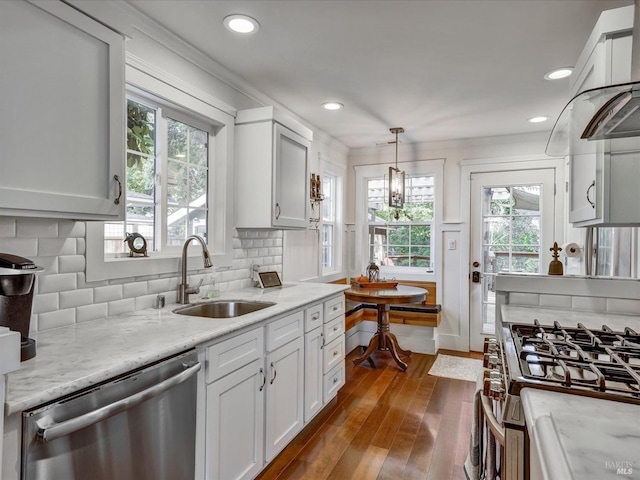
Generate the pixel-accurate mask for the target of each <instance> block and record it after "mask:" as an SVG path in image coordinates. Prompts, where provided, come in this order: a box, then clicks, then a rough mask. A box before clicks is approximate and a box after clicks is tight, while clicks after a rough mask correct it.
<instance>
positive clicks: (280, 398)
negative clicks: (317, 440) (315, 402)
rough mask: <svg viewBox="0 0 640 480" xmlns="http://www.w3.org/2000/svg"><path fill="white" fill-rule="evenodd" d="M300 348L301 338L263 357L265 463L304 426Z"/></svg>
mask: <svg viewBox="0 0 640 480" xmlns="http://www.w3.org/2000/svg"><path fill="white" fill-rule="evenodd" d="M303 349H304V340H303V337H298V338H297V339H296V340H293V341H291V342H289V343H287V344H286V345H285V346H283V347H280V348H279V349H277V350H275V351H274V352H272V353H270V354H269V355H267V375H268V380H267V387H266V391H267V395H266V402H267V403H266V409H265V411H266V432H265V439H266V440H265V441H266V446H265V447H266V458H265V460H266V461H267V462H270V461H271V460H272V459H273V458H274V457H275V456H276V455H277V454H278V452H280V451H281V450H282V449H283V448H284V447H285V446H287V444H288V443H289V442H290V441H291V440H293V438H294V437H295V436H296V435H297V433H298V432H299V431H300V430H301V429H302V426H303V424H304V413H303V401H302V397H303V388H304V383H303V376H304V371H303V369H304V358H303Z"/></svg>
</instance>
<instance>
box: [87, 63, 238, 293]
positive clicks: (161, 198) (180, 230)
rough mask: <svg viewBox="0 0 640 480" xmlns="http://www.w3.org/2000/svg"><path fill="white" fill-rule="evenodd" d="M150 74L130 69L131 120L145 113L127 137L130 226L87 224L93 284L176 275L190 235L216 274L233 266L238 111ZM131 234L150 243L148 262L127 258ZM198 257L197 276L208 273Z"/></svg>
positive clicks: (194, 249)
mask: <svg viewBox="0 0 640 480" xmlns="http://www.w3.org/2000/svg"><path fill="white" fill-rule="evenodd" d="M145 68H146V65H138V68H133V67H131V66H130V65H127V67H126V77H127V82H128V86H127V100H128V101H129V100H130V101H131V102H128V104H129V106H130V107H136V105H137V107H136V108H137V110H139V112H134V111H131V112H130V113H132V114H133V113H139V117H138V125H139V126H140V129H136V130H135V131H134V130H133V128H132V129H131V131H130V132H129V135H128V140H130V141H129V142H128V145H127V165H126V170H127V175H126V176H127V179H126V185H123V187H124V190H125V192H123V193H125V194H126V198H125V211H124V212H123V213H124V215H123V217H124V218H123V220H124V221H123V222H109V224H110V225H109V226H108V227H105V224H104V223H102V222H87V223H86V271H85V273H86V280H87V281H90V282H94V281H104V280H111V279H122V278H130V277H139V276H143V275H160V274H170V275H174V274H177V273H179V272H180V267H181V253H182V249H181V247H182V245H183V243H184V239H185V238H186V236H187V235H189V234H192V233H197V234H199V235H202V236H203V237H205V239H206V242H207V245H208V248H209V253H210V254H211V259H212V261H213V264H214V266H215V267H216V268H225V267H226V268H228V267H230V266H231V265H232V262H233V233H234V228H233V140H234V137H233V131H234V114H235V110H234V109H232V108H231V107H229V106H228V105H225V104H224V103H222V102H219V101H217V99H215V98H214V97H212V96H211V94H210V93H208V92H205V91H203V90H200V89H199V88H197V87H194V86H192V85H189V84H188V83H182V84H181V85H180V88H177V87H174V86H173V83H172V82H173V81H174V77H173V76H171V75H166V74H165V73H164V72H162V71H160V70H154V71H153V72H152V73H149V72H146V71H144V69H145ZM132 102H133V103H132ZM134 110H135V108H134ZM134 123H135V122H134ZM133 126H134V125H133V124H132V127H133ZM123 196H125V195H123ZM125 232H129V233H135V232H138V233H141V234H142V235H144V237H145V238H146V239H147V250H148V253H149V256H148V257H134V258H131V257H129V256H128V249H127V245H126V243H124V238H125V235H124V234H125ZM109 236H111V237H112V241H111V242H110V241H108V237H109ZM198 249H199V246H197V245H195V242H194V243H192V244H191V245H190V247H189V248H188V252H187V255H188V256H189V257H193V261H190V262H189V266H190V268H191V269H193V270H198V269H201V268H202V261H201V252H200V251H199V250H198ZM198 259H200V260H198Z"/></svg>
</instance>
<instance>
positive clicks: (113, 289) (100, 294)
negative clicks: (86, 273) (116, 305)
mask: <svg viewBox="0 0 640 480" xmlns="http://www.w3.org/2000/svg"><path fill="white" fill-rule="evenodd" d="M122 297H123V293H122V285H107V286H106V287H98V288H94V289H93V301H94V302H95V303H103V302H111V301H113V300H120V299H122Z"/></svg>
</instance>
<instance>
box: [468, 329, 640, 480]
mask: <svg viewBox="0 0 640 480" xmlns="http://www.w3.org/2000/svg"><path fill="white" fill-rule="evenodd" d="M496 337H497V338H496V339H487V340H486V341H485V356H484V366H485V371H484V378H483V386H482V387H483V388H482V390H481V391H480V392H479V395H480V398H481V407H482V410H481V412H482V416H483V419H482V424H483V429H484V431H483V437H484V451H485V455H484V457H483V458H484V462H483V465H482V472H481V474H480V476H479V477H478V478H482V479H486V480H493V479H497V478H499V479H500V480H527V479H529V478H532V477H531V476H530V473H529V472H530V458H529V454H530V452H531V448H530V446H529V438H528V434H527V427H526V424H525V415H524V411H523V408H522V401H521V397H520V393H521V391H522V390H523V389H525V388H536V389H545V390H551V391H557V392H562V393H570V394H573V395H582V396H588V397H595V398H601V399H605V400H613V401H616V402H625V403H631V404H638V405H640V334H639V333H638V332H636V331H635V330H634V329H632V328H629V327H626V328H622V329H617V330H614V329H612V328H609V327H608V326H607V325H602V327H601V328H587V327H585V326H584V325H583V324H582V323H579V322H578V323H577V325H573V326H570V325H562V324H560V323H559V322H557V321H556V322H553V323H551V324H540V322H538V321H534V323H533V324H529V323H527V324H519V323H502V324H501V325H500V327H499V328H498V329H497V331H496Z"/></svg>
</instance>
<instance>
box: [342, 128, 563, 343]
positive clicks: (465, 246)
mask: <svg viewBox="0 0 640 480" xmlns="http://www.w3.org/2000/svg"><path fill="white" fill-rule="evenodd" d="M548 136H549V134H548V132H541V133H532V134H525V135H513V136H502V137H493V138H477V139H466V140H455V141H449V142H437V143H435V142H434V143H430V144H427V143H425V144H413V145H407V144H404V145H400V146H399V148H398V163H399V166H400V168H403V166H402V164H403V163H404V164H405V165H406V164H407V162H415V161H423V160H433V159H442V158H443V159H445V163H444V181H443V185H444V186H443V188H444V192H443V194H444V205H443V215H442V217H443V218H442V221H441V222H439V224H438V225H436V234H437V235H440V238H441V240H442V241H441V242H440V245H442V248H441V251H440V252H439V254H440V257H441V258H442V272H441V273H442V276H441V281H440V283H439V284H438V289H437V302H438V303H440V304H441V306H442V320H441V324H440V326H439V327H438V332H437V335H438V338H437V344H438V346H439V348H449V349H455V350H468V348H469V278H468V275H469V271H470V269H469V248H470V244H469V219H470V209H469V205H468V204H464V203H462V202H463V199H468V190H469V186H470V184H469V179H468V178H462V175H461V164H464V163H465V162H478V163H479V164H483V168H489V167H487V165H490V164H492V163H494V162H495V163H496V166H495V169H496V170H500V169H503V168H504V167H505V163H504V162H505V161H507V162H509V161H510V160H513V161H514V162H516V161H520V160H522V159H530V158H534V157H535V158H543V159H544V158H549V157H546V155H545V154H544V150H545V147H546V143H547V140H548ZM555 161H556V162H558V163H559V164H562V160H555ZM394 162H395V148H389V147H374V148H366V149H356V150H352V151H351V152H350V153H349V170H348V172H349V178H348V188H347V199H346V202H347V211H346V216H347V222H348V223H354V222H356V221H359V219H356V218H355V207H354V205H355V198H354V192H355V172H354V168H353V167H355V166H357V165H371V164H391V163H394ZM449 240H455V241H456V245H457V248H456V249H455V250H449V249H448V248H447V244H448V241H449ZM560 241H563V240H560ZM358 247H359V246H357V245H356V246H354V247H353V248H358ZM347 248H350V247H349V246H348V247H347ZM362 268H364V267H363V266H362V265H359V266H358V265H356V270H358V269H360V270H361V269H362Z"/></svg>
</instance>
